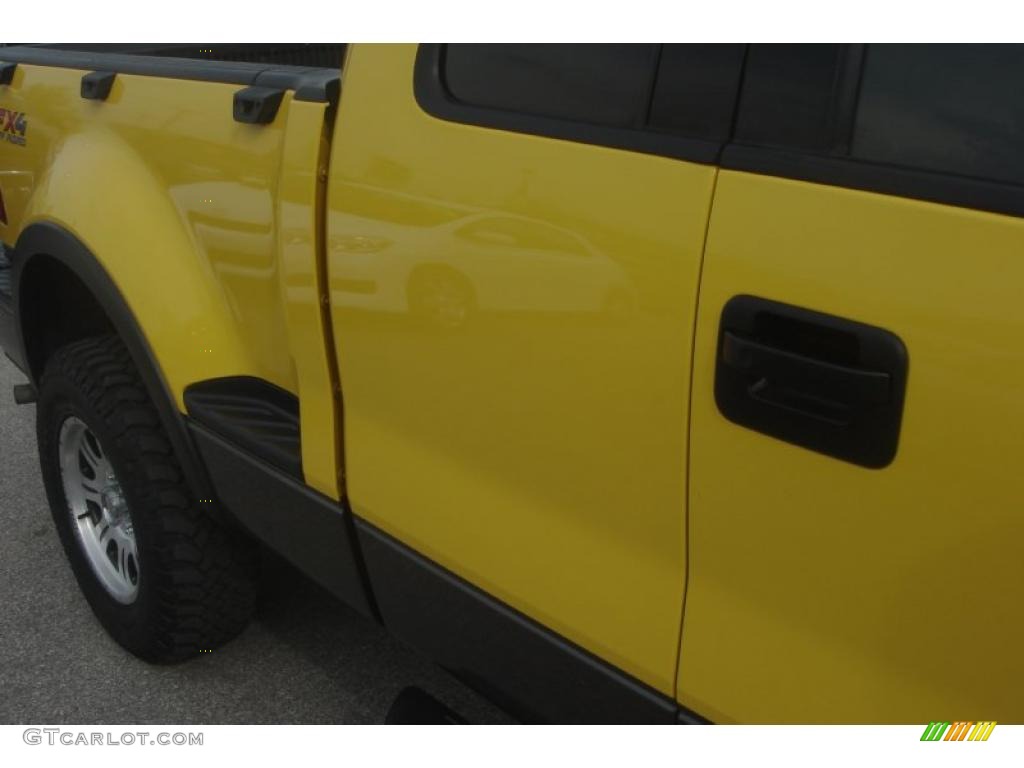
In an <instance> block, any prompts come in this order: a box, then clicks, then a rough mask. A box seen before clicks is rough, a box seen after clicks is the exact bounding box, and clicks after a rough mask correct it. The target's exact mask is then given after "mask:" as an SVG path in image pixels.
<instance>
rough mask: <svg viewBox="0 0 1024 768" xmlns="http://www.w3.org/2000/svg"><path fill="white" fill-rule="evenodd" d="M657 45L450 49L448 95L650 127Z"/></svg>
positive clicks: (610, 123)
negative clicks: (648, 110)
mask: <svg viewBox="0 0 1024 768" xmlns="http://www.w3.org/2000/svg"><path fill="white" fill-rule="evenodd" d="M657 49H658V46H656V45H627V44H622V45H617V44H616V45H612V44H607V45H606V44H601V45H560V44H559V45H553V44H548V45H543V44H534V45H519V44H516V45H493V44H492V45H465V44H462V45H449V46H447V49H446V52H445V63H444V76H445V85H446V86H447V88H448V92H449V93H450V94H451V95H452V97H454V98H455V99H456V100H458V101H461V102H463V103H466V104H471V105H475V106H481V107H489V108H492V109H500V110H506V111H511V112H520V113H526V114H531V115H538V116H543V117H552V118H560V119H563V120H572V121H576V122H581V123H590V124H595V125H608V126H619V127H629V126H632V125H636V124H638V123H640V122H642V121H643V120H645V119H646V113H647V102H648V98H649V94H650V90H651V86H652V84H653V81H654V67H655V63H656V60H657Z"/></svg>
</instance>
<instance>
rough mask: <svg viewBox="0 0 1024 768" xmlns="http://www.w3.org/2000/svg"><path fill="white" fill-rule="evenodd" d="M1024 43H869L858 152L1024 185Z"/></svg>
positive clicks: (854, 145)
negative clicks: (1023, 85) (1023, 183)
mask: <svg viewBox="0 0 1024 768" xmlns="http://www.w3.org/2000/svg"><path fill="white" fill-rule="evenodd" d="M1022 73H1024V46H1020V45H873V46H869V47H868V51H867V54H866V59H865V62H864V70H863V76H862V79H861V88H860V101H859V104H858V109H857V116H856V119H855V122H854V129H853V141H852V152H851V154H852V155H853V156H854V157H857V158H861V159H864V160H870V161H875V162H882V163H892V164H896V165H902V166H911V167H915V168H921V169H925V170H930V171H941V172H946V173H953V174H958V175H963V176H973V177H979V178H985V179H992V180H998V181H1012V182H1016V183H1022V182H1024V88H1022V84H1024V75H1022Z"/></svg>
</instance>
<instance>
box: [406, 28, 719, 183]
mask: <svg viewBox="0 0 1024 768" xmlns="http://www.w3.org/2000/svg"><path fill="white" fill-rule="evenodd" d="M443 61H444V46H443V45H441V44H436V43H431V44H424V45H421V46H420V47H419V49H418V50H417V52H416V67H415V72H414V75H413V89H414V93H415V96H416V102H417V103H418V104H419V105H420V108H421V109H422V110H423V111H424V112H426V113H427V114H429V115H432V116H433V117H436V118H439V119H441V120H448V121H451V122H456V123H466V124H468V125H476V126H480V127H482V128H497V129H500V130H505V131H513V132H515V133H526V134H531V135H534V136H545V137H548V138H552V139H563V140H565V141H574V142H579V143H582V144H596V145H598V146H603V147H610V148H612V149H625V150H630V151H633V152H642V153H645V154H649V155H661V156H664V157H671V158H675V159H678V160H688V161H690V162H694V163H704V164H709V165H712V164H714V163H715V162H717V160H718V155H719V152H720V150H721V146H722V145H721V143H720V142H716V141H705V140H701V139H692V138H687V137H685V136H678V135H675V134H671V133H662V132H659V131H656V130H653V129H651V128H644V129H642V130H641V129H634V128H616V127H607V126H600V125H588V124H586V123H577V122H573V121H571V120H559V119H556V118H548V117H540V116H537V115H529V114H523V113H520V112H510V111H503V110H498V109H488V108H485V107H476V106H473V105H470V104H464V103H462V102H459V101H456V100H455V99H454V98H453V97H452V95H451V94H450V93H449V92H448V89H447V88H446V87H445V85H444V79H443V71H444V68H443Z"/></svg>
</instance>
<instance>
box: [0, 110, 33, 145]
mask: <svg viewBox="0 0 1024 768" xmlns="http://www.w3.org/2000/svg"><path fill="white" fill-rule="evenodd" d="M27 129H28V125H27V122H26V119H25V113H24V112H15V111H14V110H13V109H6V108H4V107H0V136H2V137H3V139H4V141H8V142H10V143H11V144H17V145H18V146H20V147H23V146H25V131H26V130H27Z"/></svg>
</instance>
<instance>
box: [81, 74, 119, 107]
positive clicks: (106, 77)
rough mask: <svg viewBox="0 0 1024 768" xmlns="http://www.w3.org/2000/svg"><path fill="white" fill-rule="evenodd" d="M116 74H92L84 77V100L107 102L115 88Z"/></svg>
mask: <svg viewBox="0 0 1024 768" xmlns="http://www.w3.org/2000/svg"><path fill="white" fill-rule="evenodd" d="M116 77H117V73H116V72H90V73H89V74H87V75H82V98H83V99H90V100H92V101H106V100H107V96H109V95H110V89H111V88H113V87H114V79H115V78H116Z"/></svg>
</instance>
